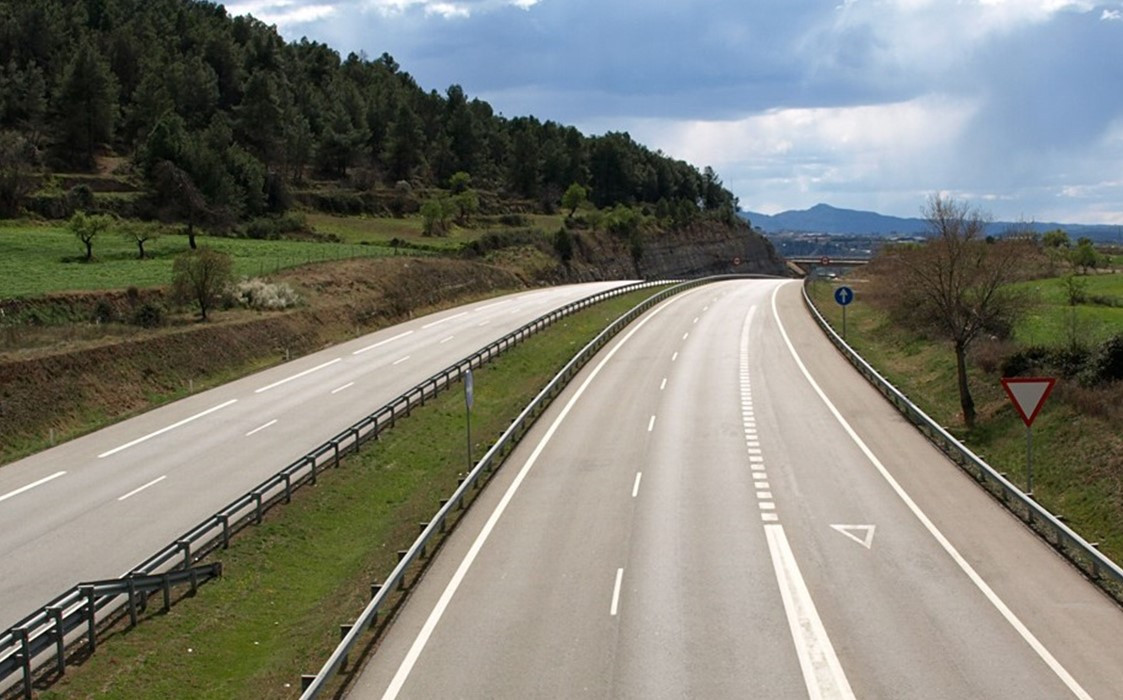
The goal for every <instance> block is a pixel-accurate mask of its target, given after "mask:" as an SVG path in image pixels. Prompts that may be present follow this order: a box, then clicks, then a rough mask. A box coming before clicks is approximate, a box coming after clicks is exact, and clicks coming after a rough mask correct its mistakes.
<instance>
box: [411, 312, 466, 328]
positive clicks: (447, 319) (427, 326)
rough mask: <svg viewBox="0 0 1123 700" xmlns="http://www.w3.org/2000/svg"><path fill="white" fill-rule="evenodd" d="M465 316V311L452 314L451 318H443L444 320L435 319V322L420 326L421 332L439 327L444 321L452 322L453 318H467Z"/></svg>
mask: <svg viewBox="0 0 1123 700" xmlns="http://www.w3.org/2000/svg"><path fill="white" fill-rule="evenodd" d="M467 315H468V312H467V311H461V312H460V313H458V314H453V315H451V316H445V317H444V318H441V319H437V320H436V321H431V322H429V323H426V324H425V325H424V326H422V327H421V328H422V329H423V330H424V329H428V328H432V327H433V326H439V325H441V324H442V323H444V322H446V321H451V320H453V319H454V318H460V317H461V316H467Z"/></svg>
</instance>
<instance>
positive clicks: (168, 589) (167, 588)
mask: <svg viewBox="0 0 1123 700" xmlns="http://www.w3.org/2000/svg"><path fill="white" fill-rule="evenodd" d="M160 588H161V589H162V590H163V592H164V612H168V611H169V610H171V609H172V577H171V576H170V575H168V574H167V573H165V574H164V575H163V576H162V577H161V581H160Z"/></svg>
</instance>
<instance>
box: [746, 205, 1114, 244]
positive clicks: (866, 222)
mask: <svg viewBox="0 0 1123 700" xmlns="http://www.w3.org/2000/svg"><path fill="white" fill-rule="evenodd" d="M741 215H742V216H743V217H745V218H746V219H748V220H749V222H750V223H751V224H752V225H753V226H759V227H760V228H761V230H762V231H764V232H765V233H825V234H831V235H856V236H886V237H889V236H916V235H923V234H924V232H925V231H926V226H927V224H926V222H925V221H924V219H920V218H913V219H904V218H901V217H899V216H885V215H884V214H878V213H877V212H872V211H857V210H855V209H839V208H838V207H832V206H830V205H829V204H816V205H815V206H813V207H811V208H810V209H803V210H796V211H785V212H780V213H779V214H774V215H768V214H761V213H758V212H752V211H746V212H741ZM1014 225H1015V224H1014V223H1013V222H1009V221H995V222H993V223H991V224H989V225H988V226H987V233H988V234H993V235H999V234H1002V233H1004V232H1005V231H1006V230H1007V229H1008V228H1010V227H1011V226H1014ZM1026 225H1027V226H1029V228H1031V229H1032V230H1034V231H1036V232H1038V233H1043V232H1045V231H1052V230H1054V229H1058V228H1060V229H1064V230H1065V231H1067V232H1068V235H1069V236H1070V237H1071V238H1073V239H1076V238H1080V237H1081V236H1087V237H1088V238H1091V239H1092V240H1095V241H1112V242H1123V226H1106V225H1087V224H1058V223H1047V222H1037V221H1035V222H1031V223H1029V224H1026Z"/></svg>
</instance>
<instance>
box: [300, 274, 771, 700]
mask: <svg viewBox="0 0 1123 700" xmlns="http://www.w3.org/2000/svg"><path fill="white" fill-rule="evenodd" d="M768 277H770V276H769V275H718V276H713V277H703V278H700V279H696V280H691V281H688V282H683V283H680V284H677V285H675V286H674V287H670V288H668V289H665V290H663V291H661V292H658V293H656V294H654V295H652V296H651V297H648V298H647V299H646V300H644V301H643V302H641V303H640V304H639V305H637V306H635V307H634V308H632V309H631V310H630V311H628V312H627V313H625V314H624V315H623V316H621V317H620V318H618V319H616V320H615V321H613V322H612V323H611V324H610V325H609V326H608V327H607V328H605V329H604V330H603V331H601V332H600V333H599V334H598V335H597V336H596V337H595V338H594V339H593V340H591V341H590V342H589V343H588V344H587V345H586V346H585V347H584V348H582V349H581V350H580V351H579V352H578V353H577V354H576V355H575V356H574V357H573V359H571V360H570V361H569V362H568V363H567V364H566V365H565V367H563V368H562V369H561V371H560V372H558V374H557V375H555V376H554V378H553V379H552V380H550V383H549V384H547V385H546V387H545V388H544V389H542V391H541V392H539V393H538V395H537V396H535V397H534V399H533V400H531V402H530V403H529V404H528V405H527V407H526V408H524V409H523V411H522V412H521V413H520V414H519V415H518V417H517V418H515V420H514V421H513V422H512V423H511V425H510V426H508V428H507V430H505V431H504V432H503V434H502V435H501V436H499V439H498V440H497V441H496V442H495V444H494V445H492V446H491V448H490V449H489V450H488V451H487V453H486V454H484V456H483V457H482V458H481V459H480V461H479V462H477V463H476V466H475V467H473V468H472V470H471V471H470V472H469V473H468V475H467V476H466V477H465V478H464V479H463V481H461V483H460V485H459V486H458V487H457V489H456V491H454V492H453V494H452V496H451V497H450V498H448V499H447V500H442V505H441V507H440V509H438V510H437V512H436V514H435V515H434V516H433V517H432V518H431V519H430V520H429V522H428V523H425V526H424V528H423V529H422V531H421V534H420V535H419V536H418V537H417V539H416V540H414V542H413V544H412V545H411V546H410V548H409V549H408V550H407V551H405V552H404V553H402V554H401V556H400V559H399V561H398V564H397V566H395V567H394V570H393V571H392V572H390V575H389V576H388V577H387V579H386V581H384V582H383V583H382V584H380V585H375V586H372V589H371V590H372V593H373V596H372V598H371V600H370V602H369V603H368V604H367V606H366V607H365V608H363V611H362V613H360V614H359V617H358V619H357V620H356V621H355V623H354V624H352V625H344V626H343V629H344V630H346V632H345V634H344V635H343V639H342V640H341V641H340V643H339V645H338V646H337V647H336V648H335V651H333V652H332V654H331V656H330V657H329V658H328V660H327V661H326V662H325V663H324V665H323V667H322V668H321V669H320V670H319V672H318V673H316V675H314V676H312V675H306V676H303V677H302V678H301V685H302V694H301V696H300V698H301V700H312V699H313V698H316V697H318V696H319V695H320V693H321V692H323V691H324V690H325V688H326V686H327V684H328V683H329V682H330V681H331V680H332V679H333V678H334V677H335V676H336V675H337V674H338V673H339V671H340V670H342V669H343V668H344V667H345V666H346V663H347V658H348V656H349V655H350V653H351V652H352V651H353V650H354V649H355V646H356V645H357V644H358V643H359V640H360V639H361V638H362V635H363V634H365V633H366V631H367V630H369V629H371V628H372V627H374V625H376V624H377V622H378V611H379V609H380V608H382V607H383V606H384V605H386V604H387V600H388V599H389V597H390V596H391V595H392V594H393V593H394V592H395V591H397V590H400V589H401V588H403V587H404V583H405V577H406V570H407V569H408V568H409V567H410V565H411V564H413V563H414V562H416V561H417V560H418V559H421V558H423V557H424V556H425V553H426V551H427V549H428V547H429V545H430V543H431V541H432V540H433V539H435V538H437V537H439V536H440V535H442V534H444V533H445V531H446V525H447V522H448V520H449V519H450V518H451V517H452V516H453V513H454V512H455V511H458V510H461V509H462V508H463V507H464V501H465V497H466V496H467V494H468V492H469V491H471V490H472V489H475V488H479V487H480V486H481V485H482V481H483V479H484V478H485V476H486V475H489V474H490V473H491V472H492V471H493V470H495V469H498V468H499V467H500V466H501V465H502V463H503V460H504V458H505V457H506V456H507V455H508V454H510V452H511V450H512V449H514V446H515V445H516V444H517V443H518V442H519V440H521V439H522V438H523V436H524V435H526V433H527V432H528V431H529V430H530V428H531V426H532V425H533V424H534V422H535V421H536V420H537V419H538V417H539V416H540V415H541V414H542V412H543V411H545V410H546V408H547V407H548V406H549V405H550V404H551V403H552V402H553V400H554V399H555V398H556V397H557V396H558V395H559V394H560V393H561V391H562V390H563V389H564V388H565V387H566V385H567V384H569V382H570V381H571V380H572V379H573V377H574V376H576V375H577V373H578V372H579V371H580V370H581V368H582V367H584V366H585V364H586V363H587V362H588V361H589V360H590V359H592V358H593V356H595V355H596V354H597V353H598V352H599V351H600V350H601V348H603V347H604V346H605V345H606V344H607V343H608V342H609V341H610V340H611V339H612V338H614V337H615V336H616V335H617V334H618V333H619V332H620V331H621V330H623V329H624V328H625V327H626V326H627V325H628V324H629V323H631V322H632V321H634V320H635V319H636V318H638V317H639V316H640V315H642V314H643V313H645V312H646V311H648V310H649V309H650V308H651V307H653V306H655V305H656V304H658V303H660V302H662V301H663V300H665V299H667V298H669V297H671V296H673V295H675V294H678V293H679V292H683V291H685V290H687V289H691V288H694V287H698V286H701V285H703V284H709V283H711V282H718V281H722V280H730V279H753V278H768Z"/></svg>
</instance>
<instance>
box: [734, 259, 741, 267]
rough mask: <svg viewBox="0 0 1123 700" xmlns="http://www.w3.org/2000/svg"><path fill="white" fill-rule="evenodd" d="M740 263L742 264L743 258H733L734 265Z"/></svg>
mask: <svg viewBox="0 0 1123 700" xmlns="http://www.w3.org/2000/svg"><path fill="white" fill-rule="evenodd" d="M740 264H741V258H733V266H734V267H736V266H737V265H740Z"/></svg>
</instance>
